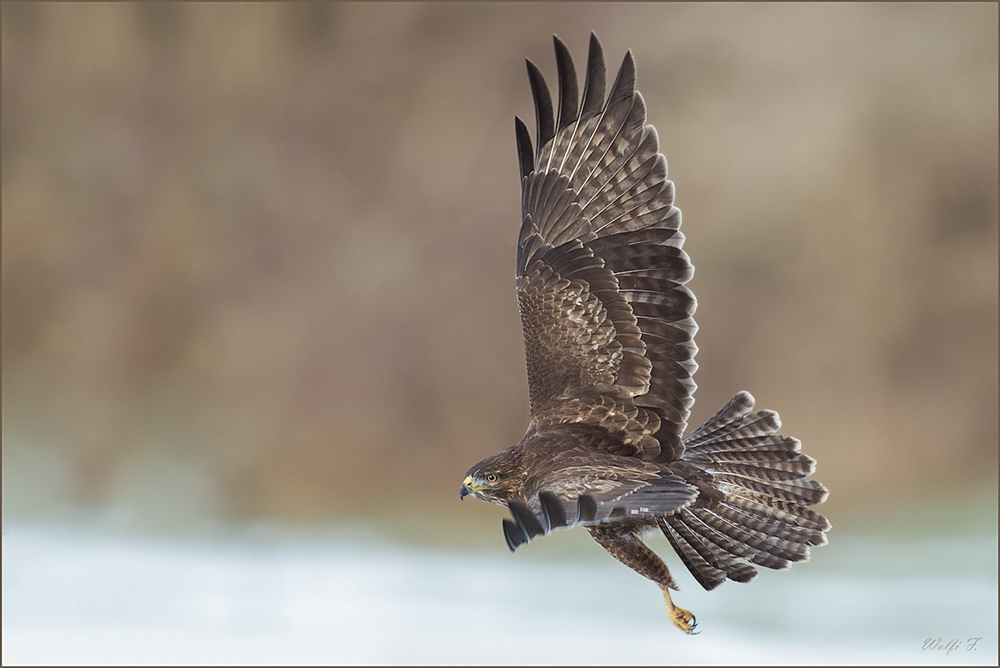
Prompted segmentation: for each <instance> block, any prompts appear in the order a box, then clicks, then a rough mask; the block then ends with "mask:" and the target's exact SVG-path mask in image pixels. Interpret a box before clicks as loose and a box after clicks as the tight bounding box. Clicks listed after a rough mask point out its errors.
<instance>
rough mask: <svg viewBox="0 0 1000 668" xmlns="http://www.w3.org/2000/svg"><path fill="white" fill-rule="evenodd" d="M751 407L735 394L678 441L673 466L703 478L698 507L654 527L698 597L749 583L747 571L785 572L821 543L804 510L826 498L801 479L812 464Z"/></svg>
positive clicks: (814, 516) (821, 523) (822, 524)
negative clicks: (693, 469)
mask: <svg viewBox="0 0 1000 668" xmlns="http://www.w3.org/2000/svg"><path fill="white" fill-rule="evenodd" d="M753 406H754V398H753V396H752V395H751V394H750V393H749V392H740V393H739V394H737V395H736V396H735V397H733V398H732V400H730V401H729V403H728V404H726V405H725V406H724V407H723V408H722V410H720V411H719V412H718V413H716V414H715V415H714V416H712V418H710V419H709V420H708V421H707V422H705V424H703V425H701V426H700V427H698V429H696V430H695V431H694V432H692V433H691V434H690V435H689V436H688V437H687V438H685V439H684V447H685V451H684V454H683V455H682V456H681V460H682V461H684V462H687V463H689V464H693V465H695V466H697V467H698V468H699V469H701V470H702V471H704V472H705V473H706V474H708V476H707V479H706V481H705V482H703V483H702V485H703V487H704V488H703V489H702V494H701V496H700V498H699V499H698V501H696V502H695V503H693V504H692V505H691V506H689V507H687V508H684V509H683V510H681V511H680V512H678V513H676V514H674V515H670V516H667V517H665V518H663V519H662V521H661V523H660V528H661V529H662V531H663V534H664V535H665V536H666V537H667V540H669V541H670V544H671V545H672V546H673V547H674V549H675V550H676V551H677V554H678V555H679V556H680V558H681V561H683V562H684V565H685V566H687V568H688V570H690V571H691V573H692V574H693V575H694V577H695V579H696V580H697V581H698V583H699V584H701V586H702V587H704V588H705V589H714V588H715V587H717V586H719V585H720V584H722V583H723V582H724V581H725V580H726V579H730V580H734V581H736V582H749V581H750V580H752V579H753V578H754V577H755V576H756V574H757V571H756V569H755V568H754V567H753V566H751V565H750V564H754V565H756V566H763V567H765V568H772V569H776V570H780V569H784V568H788V566H789V565H790V564H791V563H792V562H795V561H805V560H807V559H808V558H809V548H810V547H813V546H818V545H825V544H826V542H827V541H826V532H827V531H828V530H829V529H830V522H829V521H828V520H827V519H826V518H825V517H823V516H822V515H820V514H819V513H817V512H816V511H814V510H811V509H810V508H808V507H807V506H811V505H814V504H818V503H822V502H823V501H824V500H826V497H827V495H828V491H827V489H826V487H824V486H823V485H822V484H820V483H819V482H817V481H815V480H809V479H808V477H809V476H810V475H811V474H812V473H813V471H814V470H815V468H816V462H815V460H814V459H812V458H811V457H808V456H807V455H804V454H802V453H801V452H800V448H801V444H800V442H799V440H798V439H796V438H791V437H788V436H781V435H779V434H777V433H776V432H777V431H778V429H780V428H781V420H780V418H779V417H778V414H777V413H775V412H773V411H766V410H765V411H758V412H756V413H753V412H751V411H752V410H753ZM746 562H750V563H749V564H748V563H746Z"/></svg>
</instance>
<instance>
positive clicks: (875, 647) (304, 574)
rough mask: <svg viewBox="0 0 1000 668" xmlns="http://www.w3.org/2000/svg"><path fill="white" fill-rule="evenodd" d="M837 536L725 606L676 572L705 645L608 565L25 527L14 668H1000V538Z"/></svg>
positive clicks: (368, 540) (364, 545) (720, 597)
mask: <svg viewBox="0 0 1000 668" xmlns="http://www.w3.org/2000/svg"><path fill="white" fill-rule="evenodd" d="M832 538H833V539H834V540H833V542H832V543H831V544H830V545H829V546H827V547H824V548H822V549H820V550H816V551H815V552H814V557H813V561H812V562H811V563H809V564H806V565H798V566H797V567H793V568H792V569H791V570H790V571H787V572H782V573H771V572H765V573H762V574H761V575H760V576H759V577H758V578H757V580H756V581H754V582H753V583H752V584H750V585H738V584H734V583H727V584H726V585H724V586H722V587H721V588H719V589H717V590H716V591H714V592H710V593H706V592H704V591H702V590H701V589H700V588H699V587H698V586H697V585H696V584H695V583H694V582H693V580H692V579H691V578H690V577H689V576H688V575H687V574H686V573H682V572H681V570H682V569H681V567H680V566H679V564H677V562H676V560H675V561H673V562H671V564H672V566H673V568H674V571H675V574H676V575H677V576H678V580H679V582H680V583H681V586H682V591H681V592H680V593H679V594H677V595H676V597H675V600H676V601H678V603H679V604H680V605H682V606H684V607H687V608H690V609H691V610H693V611H694V612H695V613H696V614H697V616H698V619H699V622H700V628H701V630H702V633H701V634H700V635H697V636H693V637H687V636H684V635H683V634H681V633H680V632H678V631H677V630H675V629H674V628H673V627H672V626H671V625H670V624H669V622H668V621H667V619H666V615H665V614H664V611H663V602H662V599H661V597H660V594H659V592H658V590H657V588H656V587H655V586H653V585H651V584H650V583H649V582H648V581H646V580H644V579H643V578H641V577H639V576H637V575H635V574H634V573H632V572H631V571H629V570H628V569H626V568H625V567H623V566H621V565H619V564H617V563H616V562H614V561H613V560H611V559H610V558H608V557H607V556H606V555H603V554H596V553H599V552H600V550H599V549H596V548H594V549H595V550H596V553H592V552H590V551H588V552H587V553H586V554H587V555H588V556H585V557H577V558H572V557H571V558H566V557H565V555H562V554H560V555H559V556H558V557H554V556H552V554H551V553H545V552H538V551H536V552H534V553H533V552H532V550H531V549H530V548H531V547H532V546H526V548H522V549H521V550H519V551H518V553H517V554H516V555H511V554H509V553H508V552H507V550H506V548H505V547H504V546H503V544H502V542H501V541H500V539H499V538H498V539H497V540H498V542H497V545H496V549H495V550H486V549H481V550H478V551H469V552H457V551H455V550H446V549H430V548H418V547H414V546H412V545H406V544H401V543H398V542H393V541H392V540H390V539H388V538H385V537H382V536H380V535H378V534H372V533H371V532H370V531H365V530H353V529H345V530H343V531H341V532H339V533H335V534H332V535H329V534H328V535H326V536H325V537H313V538H303V537H302V536H297V537H293V536H287V535H286V536H285V537H282V536H281V534H274V535H271V534H267V535H263V534H261V533H259V532H258V533H253V532H249V533H245V534H240V535H236V536H232V535H230V537H228V538H223V539H218V538H217V539H213V540H208V539H192V538H188V539H177V538H173V539H167V538H165V537H159V538H157V537H155V536H153V537H150V536H145V537H143V536H136V535H130V534H121V533H115V532H110V531H106V530H95V529H86V530H85V529H84V528H81V527H76V528H67V527H63V528H59V527H52V526H27V527H25V526H14V527H10V526H7V527H5V529H4V536H3V663H4V665H11V664H32V663H35V664H37V663H43V664H65V663H75V664H80V663H89V664H124V665H136V664H240V663H255V664H261V663H264V664H344V663H346V664H370V663H379V664H386V663H392V664H397V663H403V664H461V665H491V664H519V663H530V664H591V665H592V664H618V665H621V664H626V665H627V664H716V663H722V664H771V665H775V664H799V665H801V664H884V663H892V664H938V665H964V664H983V665H996V664H997V539H996V536H995V535H992V536H990V535H985V536H983V535H980V536H961V537H950V538H935V539H922V540H918V541H914V540H910V541H902V540H900V539H898V538H897V539H876V538H874V537H872V536H844V535H836V536H833V537H832ZM556 539H557V538H556V536H553V537H550V538H547V539H546V540H556ZM585 539H586V536H583V538H582V539H580V540H585ZM574 540H577V539H574ZM581 544H582V543H581ZM532 545H534V544H532ZM656 547H657V549H658V551H660V552H665V551H667V550H668V549H669V548H667V547H666V543H665V541H662V545H656ZM588 550H589V548H588ZM598 557H600V558H598ZM971 638H981V639H980V640H978V641H977V642H976V643H975V645H974V646H973V645H972V644H970V639H971ZM938 639H940V641H939V644H938ZM928 640H930V642H928ZM937 646H940V647H942V649H933V647H937ZM949 647H950V648H951V649H950V650H949V649H947V648H949Z"/></svg>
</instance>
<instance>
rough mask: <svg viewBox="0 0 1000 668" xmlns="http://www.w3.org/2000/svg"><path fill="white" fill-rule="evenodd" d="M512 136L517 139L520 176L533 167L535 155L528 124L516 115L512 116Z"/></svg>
mask: <svg viewBox="0 0 1000 668" xmlns="http://www.w3.org/2000/svg"><path fill="white" fill-rule="evenodd" d="M514 136H515V137H516V139H517V161H518V163H519V165H520V168H521V178H522V179H523V178H524V177H525V176H527V175H528V174H530V173H531V172H532V171H534V169H535V156H534V152H533V150H532V148H531V135H529V134H528V126H527V125H525V124H524V121H522V120H521V119H520V118H518V117H517V116H515V117H514Z"/></svg>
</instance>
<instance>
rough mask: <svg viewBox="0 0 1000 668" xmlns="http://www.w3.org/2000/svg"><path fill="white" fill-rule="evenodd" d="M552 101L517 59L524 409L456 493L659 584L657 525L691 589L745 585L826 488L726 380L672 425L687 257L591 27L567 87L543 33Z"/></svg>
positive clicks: (808, 527) (678, 395) (511, 531)
mask: <svg viewBox="0 0 1000 668" xmlns="http://www.w3.org/2000/svg"><path fill="white" fill-rule="evenodd" d="M555 51H556V62H557V65H558V74H559V99H558V108H557V109H555V110H554V109H553V104H552V98H551V96H550V94H549V89H548V86H547V85H546V83H545V80H544V78H543V77H542V74H541V72H540V71H539V70H538V68H537V67H536V66H535V65H534V64H533V63H532V62H531V61H530V60H529V61H528V78H529V81H530V83H531V90H532V94H533V96H534V100H535V117H536V118H535V120H536V140H535V147H537V148H538V151H537V153H536V152H535V151H534V147H533V146H532V142H531V139H530V137H529V134H528V130H527V127H526V126H525V125H524V123H523V122H522V121H521V120H520V119H515V130H516V138H517V148H518V159H519V163H520V169H521V212H522V222H521V230H520V234H519V235H518V243H517V258H516V259H517V262H516V270H517V272H516V273H517V298H518V304H519V305H520V310H521V322H522V327H523V331H524V341H525V352H526V357H527V365H528V385H529V396H530V403H531V422H530V424H529V425H528V430H527V433H526V434H525V436H524V438H523V439H522V440H521V442H520V443H518V444H517V445H515V446H513V447H511V448H508V449H507V450H504V451H503V452H500V453H498V454H496V455H493V456H492V457H489V458H487V459H484V460H483V461H481V462H479V463H478V464H476V465H475V466H473V467H472V468H471V469H469V471H468V474H467V477H466V479H465V482H464V483H463V485H462V489H461V495H462V497H465V496H466V495H469V494H471V495H473V496H475V497H476V498H479V499H482V500H486V501H490V502H493V503H498V504H501V505H505V506H507V507H508V508H510V510H511V513H512V515H513V520H509V519H508V520H504V523H503V530H504V536H505V538H506V540H507V544H508V546H509V547H510V549H511V550H514V549H516V548H517V547H518V546H520V545H522V544H523V543H526V542H528V541H529V540H531V539H532V538H535V537H537V536H540V535H543V534H546V533H548V532H549V531H552V530H554V529H561V528H568V527H572V526H576V525H582V526H585V527H587V529H588V530H589V531H590V533H591V535H592V536H593V537H594V539H595V540H596V541H597V542H598V543H599V544H600V545H601V546H602V547H604V548H605V549H606V550H607V551H608V552H609V553H610V554H611V555H612V556H614V557H615V558H616V559H618V560H620V561H622V562H623V563H624V564H626V565H627V566H629V567H630V568H632V569H634V570H635V571H636V572H638V573H640V574H642V575H644V576H645V577H647V578H649V579H651V580H653V581H654V582H656V583H657V584H658V585H660V587H661V589H662V590H663V593H664V597H665V599H666V602H667V608H668V612H669V613H670V617H671V619H672V620H673V621H674V623H675V624H676V625H677V626H678V627H679V628H681V629H682V630H684V631H686V632H688V633H690V632H691V631H692V630H693V629H694V626H695V623H694V619H693V616H692V615H691V614H690V613H689V612H687V611H685V610H682V609H680V608H677V607H675V606H674V605H673V603H672V602H671V600H670V597H669V593H668V590H670V589H676V588H677V587H676V585H675V584H674V581H673V579H672V578H671V576H670V573H669V571H668V570H667V567H666V565H664V564H663V562H662V561H661V560H660V559H659V557H657V556H656V554H655V553H653V552H652V550H650V549H649V548H648V547H647V546H646V545H645V544H643V543H642V541H641V535H642V534H643V533H644V532H646V531H648V530H657V529H658V530H659V531H661V532H662V533H663V534H664V535H665V536H666V537H667V540H669V541H670V544H671V545H672V546H673V548H674V550H675V551H676V552H677V554H678V555H679V556H680V558H681V560H682V561H683V563H684V565H685V566H687V568H688V569H689V570H690V571H691V573H692V574H693V575H694V577H695V579H696V580H697V581H698V582H699V583H700V584H701V585H702V586H703V587H704V588H705V589H713V588H715V587H717V586H718V585H719V584H721V583H722V582H724V581H725V580H726V579H730V580H735V581H737V582H748V581H750V580H751V579H753V577H754V576H755V575H756V574H757V571H756V569H755V568H754V565H756V566H764V567H767V568H774V569H782V568H787V567H788V566H789V564H790V563H791V562H793V561H804V560H806V559H808V557H809V548H810V546H815V545H823V544H825V543H826V536H825V532H826V531H827V530H828V529H829V528H830V523H829V522H828V521H827V520H826V518H824V517H823V516H822V515H820V514H819V513H816V512H815V511H813V510H810V509H809V508H808V506H811V505H814V504H817V503H822V502H823V500H824V499H825V498H826V496H827V490H826V488H825V487H823V485H821V484H820V483H818V482H816V481H814V480H809V479H808V477H809V475H811V474H812V472H813V470H814V469H815V461H814V460H813V459H812V458H810V457H807V456H806V455H804V454H801V453H800V452H799V441H798V440H797V439H794V438H791V437H787V436H781V435H778V434H777V431H778V429H779V428H780V426H781V423H780V420H779V418H778V415H777V413H774V412H772V411H758V412H753V407H754V399H753V397H752V396H751V395H750V394H749V393H748V392H740V393H739V394H737V395H736V396H735V397H733V399H732V400H731V401H730V402H729V403H728V404H727V405H726V406H725V407H723V408H722V410H720V411H719V412H718V413H717V414H716V415H714V416H713V417H712V418H711V419H709V420H708V421H707V422H706V423H705V424H703V425H702V426H700V427H699V428H698V429H696V430H695V431H693V432H692V433H690V434H689V435H688V436H686V437H683V438H682V435H683V433H684V430H685V429H686V427H687V419H688V415H689V411H690V408H691V405H692V403H693V401H694V399H693V394H694V390H695V383H694V381H693V380H692V376H693V374H694V371H695V369H696V368H697V365H696V364H695V362H694V355H695V353H696V351H697V348H696V346H695V344H694V340H693V337H694V334H695V332H696V331H697V325H696V324H695V322H694V319H693V317H692V316H693V314H694V311H695V306H696V300H695V297H694V295H693V294H692V293H691V291H690V290H688V288H687V287H686V286H685V284H686V283H687V281H688V280H689V279H690V278H691V275H692V274H693V272H694V268H693V267H692V266H691V262H690V260H689V258H688V256H687V254H686V253H685V252H684V251H683V250H682V249H681V247H682V245H683V242H684V235H683V234H681V232H680V229H679V228H680V223H681V213H680V210H679V209H678V208H677V207H675V206H673V200H674V186H673V183H672V182H670V181H668V180H667V163H666V160H665V159H664V157H663V155H662V154H661V153H660V152H659V143H658V139H657V135H656V131H655V130H654V129H653V127H652V126H651V125H647V124H646V108H645V103H644V102H643V99H642V96H641V95H639V93H638V92H636V90H635V65H634V62H633V60H632V54H631V52H629V53H627V54H626V55H625V60H624V62H623V63H622V66H621V68H620V70H619V72H618V76H617V77H616V79H615V81H614V83H613V84H612V86H611V90H610V92H609V93H608V94H607V96H605V90H606V88H605V83H606V81H605V67H604V56H603V51H602V48H601V44H600V42H599V41H598V39H597V37H596V35H591V38H590V53H589V57H588V62H587V72H586V77H585V81H584V88H583V93H582V98H581V95H580V94H579V92H578V81H577V76H576V70H575V68H574V65H573V60H572V58H571V57H570V55H569V51H568V50H567V48H566V46H565V45H564V44H563V43H562V42H561V41H560V40H559V38H558V37H556V38H555Z"/></svg>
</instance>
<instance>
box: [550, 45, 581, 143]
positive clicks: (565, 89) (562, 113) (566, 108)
mask: <svg viewBox="0 0 1000 668" xmlns="http://www.w3.org/2000/svg"><path fill="white" fill-rule="evenodd" d="M552 41H553V43H554V44H555V48H556V65H557V67H558V72H559V114H558V116H559V120H558V122H557V124H556V131H558V130H559V129H561V128H564V127H566V126H567V125H569V124H570V123H572V122H573V121H575V120H576V113H577V103H578V102H579V95H580V91H579V89H578V87H577V81H576V67H575V66H574V65H573V57H572V56H570V53H569V49H567V48H566V45H565V44H563V41H562V40H561V39H559V37H558V36H556V35H553V36H552Z"/></svg>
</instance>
